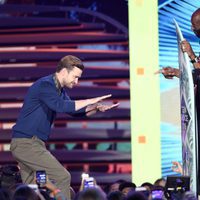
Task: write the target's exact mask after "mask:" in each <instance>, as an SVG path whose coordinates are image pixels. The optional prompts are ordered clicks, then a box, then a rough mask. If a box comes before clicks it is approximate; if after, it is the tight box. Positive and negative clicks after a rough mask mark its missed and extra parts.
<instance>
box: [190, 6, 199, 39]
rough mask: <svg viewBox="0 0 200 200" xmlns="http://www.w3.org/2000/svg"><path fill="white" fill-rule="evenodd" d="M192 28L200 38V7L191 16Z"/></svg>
mask: <svg viewBox="0 0 200 200" xmlns="http://www.w3.org/2000/svg"><path fill="white" fill-rule="evenodd" d="M191 23H192V30H193V31H194V33H195V35H196V36H197V37H199V38H200V8H198V9H197V10H196V11H195V12H194V13H193V14H192V17H191Z"/></svg>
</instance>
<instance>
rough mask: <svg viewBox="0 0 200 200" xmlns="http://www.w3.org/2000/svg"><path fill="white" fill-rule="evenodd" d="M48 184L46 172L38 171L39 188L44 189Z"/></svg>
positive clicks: (37, 181)
mask: <svg viewBox="0 0 200 200" xmlns="http://www.w3.org/2000/svg"><path fill="white" fill-rule="evenodd" d="M46 182H47V176H46V172H45V171H44V170H40V171H36V183H37V184H38V186H39V187H44V185H45V184H46Z"/></svg>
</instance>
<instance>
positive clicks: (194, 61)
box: [190, 56, 199, 64]
mask: <svg viewBox="0 0 200 200" xmlns="http://www.w3.org/2000/svg"><path fill="white" fill-rule="evenodd" d="M190 62H191V63H192V64H193V63H198V62H199V57H197V56H195V58H194V59H192V60H190Z"/></svg>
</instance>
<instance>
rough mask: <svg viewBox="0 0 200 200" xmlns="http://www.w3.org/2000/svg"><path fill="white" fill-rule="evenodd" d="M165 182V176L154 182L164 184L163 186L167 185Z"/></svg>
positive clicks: (159, 184) (157, 184)
mask: <svg viewBox="0 0 200 200" xmlns="http://www.w3.org/2000/svg"><path fill="white" fill-rule="evenodd" d="M165 184H166V180H165V179H164V178H159V179H157V180H156V181H155V183H154V185H155V186H162V187H165Z"/></svg>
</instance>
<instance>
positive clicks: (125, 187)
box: [119, 182, 136, 196]
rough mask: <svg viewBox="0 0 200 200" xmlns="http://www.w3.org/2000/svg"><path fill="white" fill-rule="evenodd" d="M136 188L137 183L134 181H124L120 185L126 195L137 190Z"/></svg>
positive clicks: (120, 189)
mask: <svg viewBox="0 0 200 200" xmlns="http://www.w3.org/2000/svg"><path fill="white" fill-rule="evenodd" d="M135 188H136V185H135V183H132V182H124V183H121V184H120V185H119V191H121V192H122V194H123V195H124V196H127V194H128V193H129V192H130V191H135Z"/></svg>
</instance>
